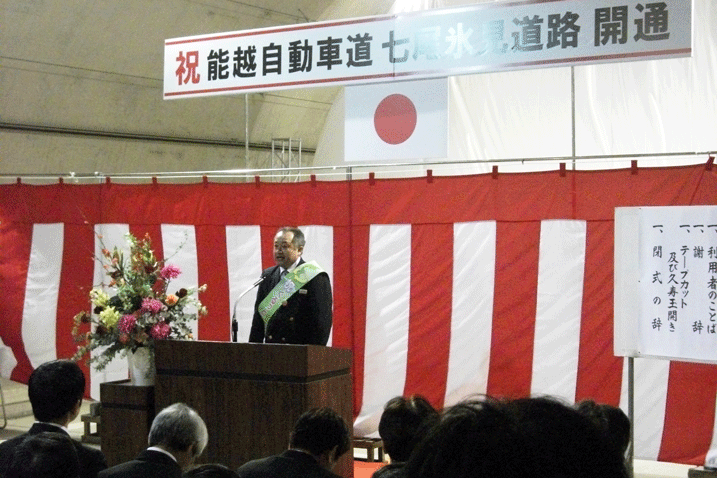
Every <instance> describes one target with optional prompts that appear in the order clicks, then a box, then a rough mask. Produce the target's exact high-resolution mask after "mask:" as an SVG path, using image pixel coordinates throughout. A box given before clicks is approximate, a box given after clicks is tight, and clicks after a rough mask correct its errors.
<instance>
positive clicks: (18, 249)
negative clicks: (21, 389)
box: [0, 204, 32, 383]
mask: <svg viewBox="0 0 717 478" xmlns="http://www.w3.org/2000/svg"><path fill="white" fill-rule="evenodd" d="M5 212H6V207H5V205H4V204H3V206H2V209H0V214H2V216H0V251H1V253H2V260H0V290H1V291H2V294H3V298H2V302H0V307H1V309H0V310H1V312H0V320H2V327H0V337H2V341H3V343H4V344H5V345H7V346H8V347H10V348H11V349H12V351H13V353H14V354H15V358H16V359H17V366H16V367H15V370H13V372H12V376H11V378H12V379H13V380H15V381H17V382H23V383H27V380H28V378H29V377H30V373H31V372H32V367H31V366H30V359H28V357H27V355H26V354H25V347H24V345H23V343H22V313H23V308H24V304H25V280H26V277H27V270H28V265H29V263H30V248H31V243H32V224H18V223H14V222H9V221H6V220H5V219H4V216H5Z"/></svg>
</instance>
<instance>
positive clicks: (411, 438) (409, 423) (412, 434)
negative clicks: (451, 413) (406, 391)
mask: <svg viewBox="0 0 717 478" xmlns="http://www.w3.org/2000/svg"><path fill="white" fill-rule="evenodd" d="M437 421H438V412H437V411H436V409H435V408H433V407H432V406H431V404H430V403H429V402H428V400H426V399H425V398H423V397H422V396H420V395H412V396H411V397H409V398H405V397H394V398H392V399H391V400H389V401H388V402H387V403H386V405H385V406H384V409H383V413H382V414H381V421H380V422H379V424H378V434H379V435H380V436H381V440H383V449H384V450H385V451H386V453H388V455H389V456H390V457H391V461H394V462H405V461H407V460H408V457H409V456H410V455H411V452H412V451H413V449H414V448H415V447H416V445H417V444H418V442H419V441H420V440H421V439H422V438H423V436H424V435H425V433H426V431H427V430H428V429H429V428H430V427H431V426H433V425H434V424H435V423H436V422H437Z"/></svg>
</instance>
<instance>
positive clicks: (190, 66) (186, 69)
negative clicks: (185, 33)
mask: <svg viewBox="0 0 717 478" xmlns="http://www.w3.org/2000/svg"><path fill="white" fill-rule="evenodd" d="M177 61H178V62H179V66H178V67H177V69H176V70H175V72H174V74H175V75H176V76H177V82H178V84H179V85H181V84H182V83H184V84H187V83H189V82H190V81H191V82H192V83H194V84H196V83H199V73H197V67H198V66H199V52H198V51H188V52H187V56H184V52H182V51H180V52H179V56H177Z"/></svg>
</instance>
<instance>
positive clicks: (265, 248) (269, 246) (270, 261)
mask: <svg viewBox="0 0 717 478" xmlns="http://www.w3.org/2000/svg"><path fill="white" fill-rule="evenodd" d="M279 227H281V226H264V225H262V226H261V232H260V235H261V268H262V270H263V269H266V268H267V267H272V266H275V265H276V261H275V260H274V236H276V231H277V229H278V228H279Z"/></svg>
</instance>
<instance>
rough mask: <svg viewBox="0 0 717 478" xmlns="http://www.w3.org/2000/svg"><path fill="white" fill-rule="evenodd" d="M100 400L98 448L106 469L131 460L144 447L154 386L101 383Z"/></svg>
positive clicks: (152, 411)
mask: <svg viewBox="0 0 717 478" xmlns="http://www.w3.org/2000/svg"><path fill="white" fill-rule="evenodd" d="M100 399H101V401H102V412H101V426H102V433H101V439H100V447H101V448H102V452H103V453H104V454H105V458H107V464H108V465H109V466H114V465H118V464H120V463H123V462H125V461H129V460H132V459H134V458H135V457H136V456H137V455H138V454H139V453H140V452H141V451H142V450H144V449H145V448H147V436H148V435H149V427H150V425H151V424H152V420H154V387H139V386H135V385H131V384H130V382H129V380H120V381H117V382H105V383H101V384H100Z"/></svg>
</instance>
